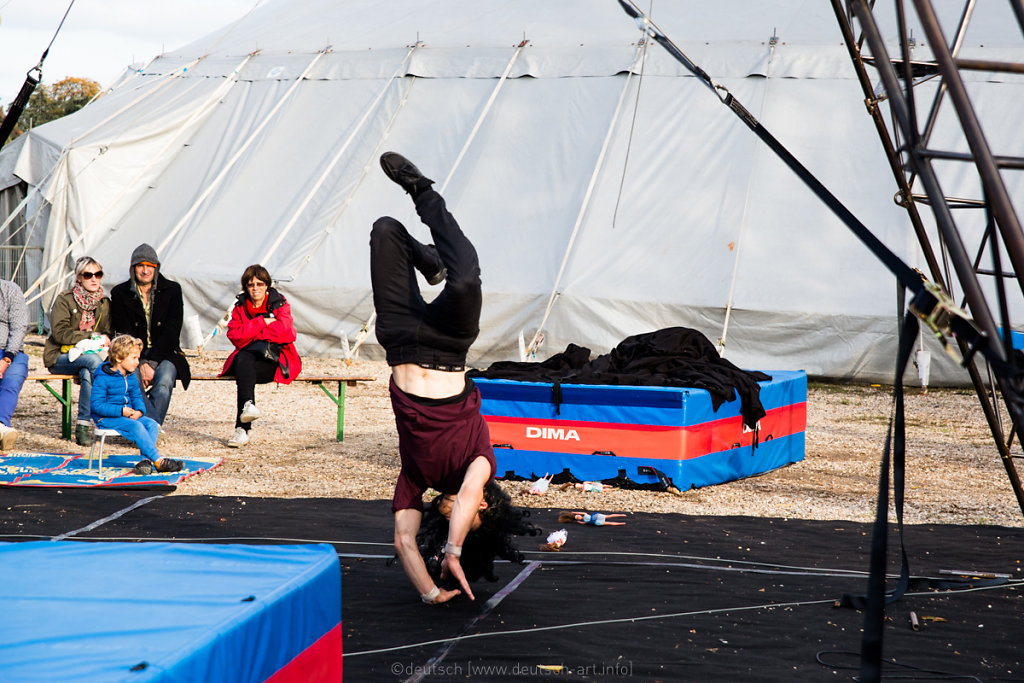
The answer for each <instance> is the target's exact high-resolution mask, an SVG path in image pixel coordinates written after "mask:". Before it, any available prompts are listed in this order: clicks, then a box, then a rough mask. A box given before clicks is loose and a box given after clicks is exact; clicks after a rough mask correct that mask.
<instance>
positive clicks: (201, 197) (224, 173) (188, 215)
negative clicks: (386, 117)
mask: <svg viewBox="0 0 1024 683" xmlns="http://www.w3.org/2000/svg"><path fill="white" fill-rule="evenodd" d="M329 49H330V48H325V49H323V50H321V51H320V52H317V53H316V56H315V57H314V58H313V60H312V61H311V62H310V63H309V65H308V66H307V67H306V68H305V69H304V70H303V72H302V73H301V74H299V77H298V78H296V79H295V82H294V83H292V85H291V87H290V88H288V92H286V93H285V94H284V96H283V97H282V98H281V99H280V100H279V101H278V103H277V104H276V105H274V108H273V109H271V110H270V113H268V114H267V115H266V117H264V119H263V121H262V123H260V125H258V126H257V127H256V129H255V130H254V131H253V132H252V133H251V134H250V135H249V137H248V138H247V139H246V140H245V142H244V143H242V146H241V147H239V148H238V150H237V151H236V152H235V154H234V155H233V156H232V157H231V159H229V160H228V162H227V163H226V164H225V165H224V167H223V168H221V170H220V173H218V174H217V176H216V177H215V178H214V179H213V181H211V182H210V184H209V185H207V186H206V189H205V190H203V192H202V194H200V195H199V198H198V199H196V200H195V202H193V203H192V206H191V207H189V210H188V211H186V212H185V215H184V216H182V217H181V219H180V220H179V221H178V222H177V224H176V225H175V226H174V227H173V228H171V230H170V232H168V233H167V236H166V237H165V238H164V239H163V241H162V242H160V244H159V245H158V246H157V253H160V252H162V251H164V250H165V249H166V248H167V245H169V244H170V243H171V241H172V240H173V239H174V238H175V237H177V235H178V233H179V232H181V229H182V228H183V227H185V224H186V223H188V221H189V220H191V218H192V216H194V215H195V214H196V212H197V211H198V210H199V207H200V206H202V205H203V203H204V202H205V201H206V199H207V198H208V197H209V196H210V195H211V194H213V191H214V190H216V189H217V187H218V186H219V185H220V183H221V182H222V181H223V180H224V178H226V177H227V175H228V172H229V171H230V170H231V169H232V168H233V167H234V165H235V164H236V163H238V160H239V159H241V158H242V155H243V154H245V152H246V151H247V150H248V149H249V147H250V146H252V144H253V143H254V142H255V141H256V139H257V138H258V137H259V135H260V133H262V132H263V129H264V128H266V127H267V125H269V123H270V121H271V120H272V119H273V118H274V115H275V114H277V112H279V111H280V110H281V108H282V107H283V106H284V105H285V103H286V102H287V101H288V100H289V99H290V98H291V95H292V94H293V93H294V92H295V91H296V89H298V87H299V85H300V84H301V83H302V81H303V80H304V79H305V78H306V76H307V75H309V72H310V71H312V70H313V67H314V66H316V63H317V62H318V61H320V58H321V57H323V56H324V55H325V54H327V51H328V50H329Z"/></svg>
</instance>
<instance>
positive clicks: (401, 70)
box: [201, 43, 422, 352]
mask: <svg viewBox="0 0 1024 683" xmlns="http://www.w3.org/2000/svg"><path fill="white" fill-rule="evenodd" d="M420 45H422V43H416V44H414V45H413V46H412V47H411V48H409V52H408V53H406V56H405V57H404V58H403V59H402V61H401V63H400V64H399V65H398V68H397V69H395V73H393V74H392V75H391V78H389V79H388V81H387V83H385V84H384V87H383V88H381V91H380V93H379V94H378V95H377V98H376V99H375V100H374V101H373V102H372V103H371V104H370V106H369V107H368V108H367V110H366V113H365V114H364V115H363V118H362V119H361V120H360V122H359V125H357V126H356V128H355V130H353V132H352V134H351V135H349V137H348V139H347V140H345V143H344V144H343V145H342V146H341V148H340V149H339V151H338V153H337V154H336V155H335V156H334V159H332V160H331V163H330V164H328V166H327V169H326V170H325V171H324V172H323V174H322V175H321V176H320V178H319V179H318V181H317V183H316V186H315V187H314V188H313V190H311V191H310V192H309V194H308V195H306V199H305V201H303V203H302V206H301V207H300V208H299V209H298V210H297V211H296V212H295V213H294V214H293V216H292V218H291V220H290V221H289V223H288V226H287V228H286V229H285V230H284V231H283V232H287V231H288V230H291V229H292V226H294V225H295V222H296V221H297V220H298V219H299V216H300V215H301V214H302V213H303V212H304V211H305V209H306V207H307V206H308V205H309V202H310V201H312V199H313V196H314V195H315V194H316V192H317V191H319V189H320V186H321V185H323V183H324V182H325V180H326V178H327V175H328V174H329V173H330V172H331V170H332V169H333V168H334V166H335V165H336V164H337V163H338V161H339V160H340V159H341V156H342V154H343V153H344V152H345V151H346V150H347V149H348V146H349V145H350V144H351V142H352V140H353V139H354V138H355V134H356V132H358V131H359V130H360V128H362V126H363V124H364V123H365V122H366V121H367V120H368V119H369V116H370V114H371V113H372V112H373V111H374V110H375V109H376V108H377V107H378V106H379V104H380V102H381V100H383V98H384V95H385V94H387V91H388V89H389V88H390V87H391V85H392V83H394V81H395V80H397V79H398V77H399V76H401V75H402V74H403V73H404V72H405V69H406V64H408V62H409V59H411V58H412V53H413V52H414V51H415V50H416V48H417V47H419V46H420ZM415 82H416V80H415V77H413V80H412V81H411V82H410V84H409V88H410V89H411V88H412V83H415ZM408 99H409V93H408V90H407V91H406V94H405V95H404V96H403V97H402V101H401V102H400V103H399V105H398V107H397V108H396V110H395V113H394V114H392V116H391V120H390V121H389V122H388V125H387V127H386V128H385V130H384V135H383V136H382V137H381V141H380V142H378V143H377V148H380V145H381V142H383V140H384V138H386V137H387V133H388V131H389V130H390V129H391V126H392V125H393V124H394V122H395V118H396V117H397V115H398V112H399V111H401V109H402V107H404V106H405V103H406V102H407V101H408ZM368 167H369V164H366V165H364V166H363V173H362V175H361V176H360V178H359V182H358V183H356V187H354V188H352V192H350V193H349V195H348V197H346V198H345V201H344V202H343V203H342V206H341V208H339V209H338V212H337V214H336V215H335V217H334V219H332V220H331V222H330V223H328V225H327V227H326V228H324V230H323V232H324V234H325V235H326V234H327V233H329V232H330V231H331V230H332V229H333V227H334V225H335V223H337V221H338V220H339V219H340V217H341V214H342V213H343V212H344V211H345V209H346V208H347V207H348V205H349V204H350V203H351V201H352V197H353V196H354V194H355V192H356V189H358V187H359V184H361V183H362V180H363V178H365V177H366V173H367V169H368ZM282 238H283V234H282V237H281V238H278V240H277V241H276V242H275V243H274V244H273V246H271V248H270V249H269V250H268V251H267V253H266V255H265V256H264V257H263V260H262V263H266V262H267V261H268V260H269V259H270V257H271V256H272V255H273V253H274V252H275V251H276V250H277V247H278V246H279V245H280V244H281V241H282ZM322 243H323V241H322V240H320V241H318V242H317V243H316V244H315V245H313V248H312V249H311V250H310V252H309V253H308V254H306V256H305V258H304V259H303V263H302V265H305V264H306V263H308V262H309V260H310V259H311V258H312V256H313V254H314V253H315V252H316V250H317V248H318V247H319V246H320V244H322ZM299 270H301V266H300V267H299V268H297V269H296V270H295V272H294V273H292V278H294V277H295V275H297V274H298V272H299ZM233 305H234V304H232V306H233ZM226 313H227V314H230V313H231V309H230V308H228V310H227V312H226ZM374 315H376V314H374ZM226 317H227V316H221V318H220V319H219V320H218V321H217V323H215V324H214V327H213V329H212V330H211V331H210V333H209V334H208V335H206V336H205V337H204V338H203V342H202V344H201V346H206V345H207V344H209V343H210V340H212V339H213V337H214V335H215V334H217V329H218V327H219V326H220V325H221V323H225V324H226V322H227V320H226ZM372 320H373V318H372V317H371V321H372ZM367 324H369V323H367ZM366 327H367V325H366V324H364V325H363V329H364V330H365V329H366ZM364 336H365V335H364ZM360 343H362V340H359V342H357V344H356V348H358V347H359V344H360ZM354 351H355V349H353V352H354Z"/></svg>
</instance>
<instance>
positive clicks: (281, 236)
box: [260, 43, 419, 264]
mask: <svg viewBox="0 0 1024 683" xmlns="http://www.w3.org/2000/svg"><path fill="white" fill-rule="evenodd" d="M418 46H419V44H418V43H417V44H416V45H413V46H412V47H410V48H409V51H408V52H407V53H406V55H405V58H404V59H403V60H402V62H401V64H399V65H398V68H397V69H396V70H395V73H393V74H392V75H391V78H389V79H388V81H387V83H385V84H384V87H383V88H381V89H380V92H379V93H377V97H376V98H374V100H373V102H371V103H370V106H369V107H367V108H366V111H365V112H363V116H362V118H361V119H359V123H357V124H356V126H355V128H353V129H352V132H351V133H349V136H348V138H346V139H345V142H344V143H343V144H342V145H341V147H339V148H338V151H337V152H336V153H335V155H334V158H332V159H331V162H330V163H329V164H327V168H325V169H324V172H323V173H321V174H320V177H319V178H317V181H316V182H315V183H313V187H312V188H310V190H309V192H307V193H306V197H305V199H303V200H302V203H301V204H299V207H298V208H297V209H296V210H295V212H294V213H293V214H292V217H291V218H290V219H289V220H288V223H287V224H286V225H285V226H284V228H282V229H281V230H280V231H279V232H278V235H277V239H276V240H274V243H273V244H272V245H270V248H269V249H267V252H266V253H265V254H264V255H263V259H262V260H261V261H260V263H263V264H266V263H267V262H268V261H269V260H270V257H271V256H273V255H274V252H276V251H277V249H278V247H280V246H281V244H282V243H283V242H284V240H285V237H287V236H288V233H289V232H291V230H292V228H294V227H295V224H296V223H298V221H299V218H300V217H301V216H302V214H303V213H305V211H306V208H307V207H308V206H309V203H310V202H311V201H313V197H315V196H316V194H317V193H318V192H319V191H320V188H321V187H323V185H324V183H325V182H327V176H328V175H329V174H330V173H331V171H333V170H334V167H335V166H337V165H338V162H339V161H341V158H342V157H343V156H344V155H345V152H347V151H348V148H349V146H350V145H351V144H352V141H353V140H355V138H356V135H357V134H359V132H360V131H361V130H362V129H363V126H364V125H366V122H367V121H369V119H370V114H372V113H373V112H374V111H376V109H377V107H378V106H379V105H380V103H381V100H383V99H384V95H386V94H387V92H388V90H389V89H390V88H391V84H392V83H394V81H395V79H396V78H398V76H399V75H400V74H402V73H404V72H405V69H406V65H407V64H408V62H409V60H410V59H411V58H412V53H413V52H414V51H415V50H416V48H417V47H418Z"/></svg>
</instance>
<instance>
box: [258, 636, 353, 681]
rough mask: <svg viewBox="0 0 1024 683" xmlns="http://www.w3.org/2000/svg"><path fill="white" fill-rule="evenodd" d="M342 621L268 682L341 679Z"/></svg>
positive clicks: (279, 670)
mask: <svg viewBox="0 0 1024 683" xmlns="http://www.w3.org/2000/svg"><path fill="white" fill-rule="evenodd" d="M341 654H342V643H341V623H339V624H338V625H337V626H335V627H334V628H332V629H331V630H330V631H328V632H327V633H325V634H324V635H322V636H320V638H318V639H317V641H316V642H315V643H313V644H312V645H310V646H309V647H307V648H306V649H305V650H303V651H302V652H300V653H299V654H297V655H295V658H294V659H292V661H290V662H288V663H287V664H285V665H284V666H283V667H281V668H280V669H278V670H277V672H276V673H274V675H272V676H271V677H270V678H268V679H267V680H266V683H309V681H340V680H341V673H342V663H341Z"/></svg>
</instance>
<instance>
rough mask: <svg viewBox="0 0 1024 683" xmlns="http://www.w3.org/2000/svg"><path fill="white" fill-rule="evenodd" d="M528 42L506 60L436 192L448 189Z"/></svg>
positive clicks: (522, 44) (524, 40)
mask: <svg viewBox="0 0 1024 683" xmlns="http://www.w3.org/2000/svg"><path fill="white" fill-rule="evenodd" d="M529 42H530V41H528V40H526V39H525V38H524V39H523V41H522V42H521V43H519V46H518V47H517V48H516V51H515V53H514V54H513V55H512V59H510V60H509V62H508V66H506V67H505V71H504V73H502V74H501V78H499V79H498V84H497V85H496V86H494V90H492V91H491V96H490V97H489V98H487V104H485V105H484V109H483V111H482V112H480V116H478V117H477V119H476V123H475V124H474V125H473V130H471V131H470V132H469V137H467V138H466V144H464V145H463V146H462V150H461V151H460V152H459V156H458V157H456V158H455V163H453V164H452V168H451V170H450V171H448V177H447V178H445V179H444V182H443V183H441V189H439V190H438V193H440V194H444V191H445V190H446V189H448V183H450V182H451V179H452V176H454V175H455V171H456V169H458V167H459V164H460V163H462V158H463V157H464V156H466V152H467V151H468V150H469V146H470V145H471V144H473V139H474V138H475V137H476V134H477V131H479V130H480V126H481V125H483V122H484V119H485V118H487V114H488V113H489V112H490V111H491V106H492V105H493V104H494V100H496V99H497V98H498V93H499V92H501V87H502V86H503V85H505V81H506V80H508V75H509V73H511V72H512V67H513V65H515V63H516V60H517V59H519V55H520V54H522V52H523V48H524V47H526V45H527V43H529Z"/></svg>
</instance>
